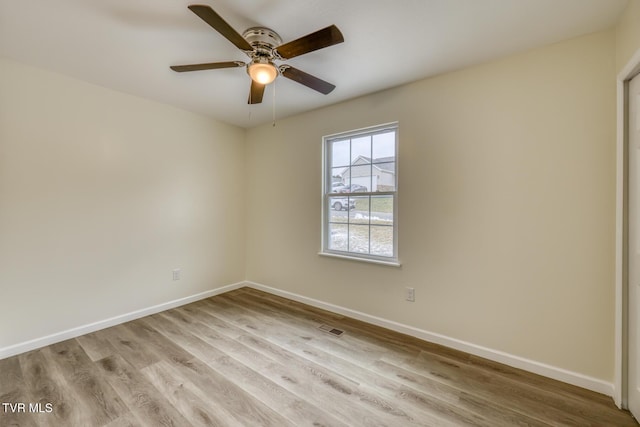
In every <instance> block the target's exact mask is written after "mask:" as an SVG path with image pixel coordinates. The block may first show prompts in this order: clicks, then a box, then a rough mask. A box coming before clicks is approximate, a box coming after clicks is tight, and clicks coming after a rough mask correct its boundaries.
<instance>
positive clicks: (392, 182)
mask: <svg viewBox="0 0 640 427" xmlns="http://www.w3.org/2000/svg"><path fill="white" fill-rule="evenodd" d="M371 179H372V180H373V181H374V182H375V187H374V191H396V164H395V162H390V163H376V164H374V165H373V176H372V177H371Z"/></svg>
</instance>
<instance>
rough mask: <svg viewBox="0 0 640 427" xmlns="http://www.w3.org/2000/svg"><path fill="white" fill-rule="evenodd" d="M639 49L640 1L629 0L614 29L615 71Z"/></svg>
mask: <svg viewBox="0 0 640 427" xmlns="http://www.w3.org/2000/svg"><path fill="white" fill-rule="evenodd" d="M638 49H640V0H629V4H628V5H627V7H626V9H625V10H624V12H623V14H622V16H621V17H620V22H619V23H618V26H617V27H616V70H617V71H621V70H622V68H623V67H624V66H625V65H626V64H627V62H628V61H629V60H630V59H631V57H632V56H633V54H635V53H636V51H637V50H638Z"/></svg>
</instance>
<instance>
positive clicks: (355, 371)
mask: <svg viewBox="0 0 640 427" xmlns="http://www.w3.org/2000/svg"><path fill="white" fill-rule="evenodd" d="M231 299H232V300H234V299H233V298H231ZM234 301H236V302H237V300H234ZM245 305H247V304H245ZM248 307H249V308H248V309H249V310H251V307H252V305H251V304H248ZM253 309H254V310H257V309H258V307H257V306H253ZM269 313H270V314H271V313H272V312H271V311H269ZM254 316H255V317H258V318H260V314H259V313H257V312H255V313H254ZM275 317H277V319H274V323H275V325H274V327H275V328H277V329H279V330H285V331H286V330H289V331H296V332H297V334H298V336H302V337H305V336H306V335H314V336H315V338H311V339H308V340H306V339H302V340H300V339H297V340H296V339H295V336H296V334H293V333H292V334H289V336H288V337H287V338H286V339H284V340H278V338H277V336H276V335H274V334H273V333H271V332H268V331H266V330H265V331H261V332H263V333H264V334H265V335H268V336H269V337H271V338H274V337H275V338H274V339H275V342H276V343H277V344H278V345H279V346H281V347H283V348H285V349H287V350H288V351H291V352H292V353H294V354H297V355H299V356H301V357H303V358H305V359H308V360H311V361H313V362H315V363H317V364H318V365H321V366H323V367H325V368H328V369H330V370H331V371H334V372H339V373H341V374H342V375H344V376H348V377H349V378H352V379H354V380H355V381H358V382H359V383H361V384H375V385H376V389H377V390H378V391H381V392H382V393H383V394H384V395H385V397H386V398H391V399H394V400H395V401H397V402H403V401H405V400H407V401H409V404H407V405H401V406H402V409H403V410H404V411H406V412H407V413H410V414H411V413H413V417H414V418H420V415H419V414H422V417H424V416H425V415H424V413H425V412H427V413H436V414H439V415H440V416H441V417H442V418H445V419H449V420H451V421H452V422H455V423H456V424H458V425H478V426H493V424H494V422H493V421H492V420H489V419H487V418H485V417H483V416H481V415H479V414H478V413H474V412H470V411H467V410H465V409H464V408H460V406H457V405H456V404H454V403H452V402H447V401H446V400H443V399H440V398H438V396H437V395H436V394H431V395H429V394H425V393H423V392H422V391H419V390H414V389H411V388H409V387H406V386H404V385H403V384H401V383H398V382H396V381H395V380H394V379H390V378H387V377H385V376H381V375H378V374H377V373H375V372H373V371H371V370H369V369H368V366H369V363H368V361H367V360H365V361H362V360H358V359H357V358H350V359H349V360H346V359H343V358H341V357H338V356H334V355H332V354H330V353H327V352H324V351H322V350H320V349H318V348H315V347H313V344H314V343H317V342H318V341H322V342H328V344H329V346H335V344H336V343H337V342H338V341H339V340H340V341H341V338H342V337H340V338H338V337H329V338H327V335H326V334H324V333H322V332H317V331H316V325H315V324H314V323H312V324H307V322H303V321H301V322H291V318H286V317H285V318H283V317H282V316H275ZM287 320H288V322H287ZM279 321H281V322H285V323H286V324H280V325H278V324H277V323H278V322H279ZM310 332H311V334H310ZM347 343H348V341H347ZM345 345H347V344H346V343H345ZM352 345H353V343H352ZM321 347H324V346H321ZM356 349H357V351H358V354H361V352H362V351H369V352H371V351H375V352H376V356H375V359H377V358H379V357H380V355H381V354H385V353H386V351H385V352H381V348H380V347H378V348H375V349H373V350H372V349H370V348H369V349H365V350H363V348H362V346H360V347H357V346H356ZM382 350H384V349H382ZM487 403H489V402H487ZM511 415H512V419H515V418H517V414H511ZM522 418H523V420H522V421H525V417H522ZM530 421H532V420H530ZM539 424H541V423H539ZM532 425H535V424H532Z"/></svg>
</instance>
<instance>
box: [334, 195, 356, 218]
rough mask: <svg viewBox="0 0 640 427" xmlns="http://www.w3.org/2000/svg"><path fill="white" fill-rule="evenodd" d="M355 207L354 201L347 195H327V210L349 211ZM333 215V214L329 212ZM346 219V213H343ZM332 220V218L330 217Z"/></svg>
mask: <svg viewBox="0 0 640 427" xmlns="http://www.w3.org/2000/svg"><path fill="white" fill-rule="evenodd" d="M353 208H355V201H354V200H353V199H350V198H349V197H329V211H330V212H331V210H333V211H336V212H341V211H349V210H351V209H353ZM331 215H332V216H333V214H331ZM345 219H346V215H345ZM330 220H331V221H333V219H330Z"/></svg>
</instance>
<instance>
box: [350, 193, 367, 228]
mask: <svg viewBox="0 0 640 427" xmlns="http://www.w3.org/2000/svg"><path fill="white" fill-rule="evenodd" d="M352 199H353V200H354V201H355V208H354V209H353V210H351V211H350V212H349V223H350V224H369V196H364V197H352Z"/></svg>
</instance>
